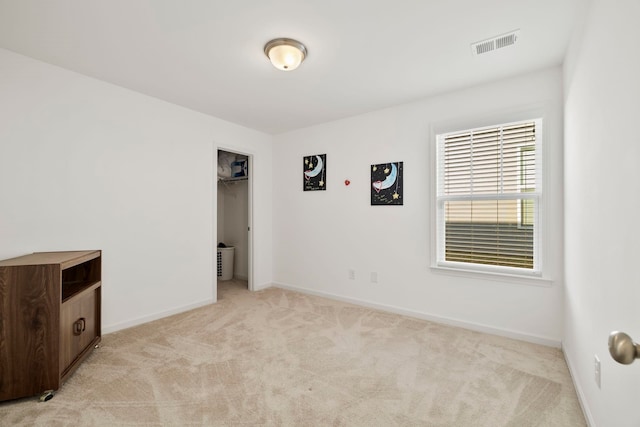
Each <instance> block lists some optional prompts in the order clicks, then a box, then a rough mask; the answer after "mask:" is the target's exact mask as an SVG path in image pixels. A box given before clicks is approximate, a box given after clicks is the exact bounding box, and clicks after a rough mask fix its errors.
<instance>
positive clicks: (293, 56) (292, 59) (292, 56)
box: [264, 38, 307, 71]
mask: <svg viewBox="0 0 640 427" xmlns="http://www.w3.org/2000/svg"><path fill="white" fill-rule="evenodd" d="M264 54H265V55H267V56H268V57H269V60H270V61H271V63H272V64H273V66H274V67H276V68H277V69H278V70H282V71H292V70H295V69H296V68H298V66H299V65H300V64H301V63H302V61H304V58H306V57H307V48H306V47H305V46H304V45H303V44H302V43H300V42H299V41H297V40H293V39H284V38H282V39H273V40H271V41H270V42H268V43H267V44H265V45H264Z"/></svg>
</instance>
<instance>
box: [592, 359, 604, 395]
mask: <svg viewBox="0 0 640 427" xmlns="http://www.w3.org/2000/svg"><path fill="white" fill-rule="evenodd" d="M593 362H594V363H593V364H594V373H595V379H596V384H597V385H598V388H601V381H600V379H601V376H602V371H601V370H600V359H598V355H597V354H596V355H594V356H593Z"/></svg>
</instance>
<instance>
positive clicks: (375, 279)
mask: <svg viewBox="0 0 640 427" xmlns="http://www.w3.org/2000/svg"><path fill="white" fill-rule="evenodd" d="M371 283H378V273H377V272H375V271H372V272H371Z"/></svg>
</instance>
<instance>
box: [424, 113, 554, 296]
mask: <svg viewBox="0 0 640 427" xmlns="http://www.w3.org/2000/svg"><path fill="white" fill-rule="evenodd" d="M545 120H546V119H545V115H544V114H543V112H542V111H540V110H539V109H536V110H535V111H532V110H527V111H524V110H523V111H520V112H517V113H513V114H505V115H500V116H496V117H489V118H488V117H485V118H484V119H472V120H466V121H463V120H458V121H449V122H446V123H437V124H435V125H434V124H432V125H431V127H430V131H431V132H430V133H431V138H430V139H431V150H430V153H431V161H430V165H431V170H432V174H431V177H432V179H431V186H430V189H431V197H430V202H431V209H430V212H431V230H432V238H431V269H432V271H434V272H436V273H445V274H453V275H458V276H463V277H473V278H489V279H497V280H504V281H508V282H512V283H513V282H516V283H523V284H533V285H541V286H549V285H551V283H552V280H551V279H549V278H548V277H547V275H546V272H545V270H544V264H545V263H544V262H543V260H544V256H543V255H544V254H545V246H546V245H547V241H548V239H547V238H546V237H547V236H546V235H545V227H546V225H545V223H546V218H547V216H548V214H547V212H546V207H545V193H546V190H545V186H546V179H544V175H546V165H547V162H546V159H545V158H544V152H545V150H544V146H545V144H547V139H548V138H547V135H546V128H545V126H544V122H545ZM527 121H531V122H535V124H536V142H535V150H536V154H535V156H536V162H537V165H536V193H538V198H537V205H538V206H537V209H535V215H536V216H535V224H536V226H535V227H534V242H535V243H534V251H535V254H534V257H535V261H534V268H533V269H525V268H515V267H505V266H492V265H483V264H475V263H465V262H453V261H445V260H444V247H445V236H444V234H445V227H444V226H443V225H444V224H443V222H442V221H444V219H442V220H441V213H442V208H441V206H442V205H441V199H440V198H439V196H440V195H439V187H438V186H439V183H438V179H439V178H440V177H439V173H440V159H439V158H438V155H439V136H440V135H444V134H451V133H458V132H461V133H462V132H465V131H469V130H474V131H475V130H481V129H485V128H495V127H498V126H508V125H511V124H517V123H522V122H527Z"/></svg>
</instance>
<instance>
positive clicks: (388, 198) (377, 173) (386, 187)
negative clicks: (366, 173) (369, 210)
mask: <svg viewBox="0 0 640 427" xmlns="http://www.w3.org/2000/svg"><path fill="white" fill-rule="evenodd" d="M403 163H404V162H395V163H381V164H379V165H371V206H375V205H402V202H403V199H402V172H403Z"/></svg>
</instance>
